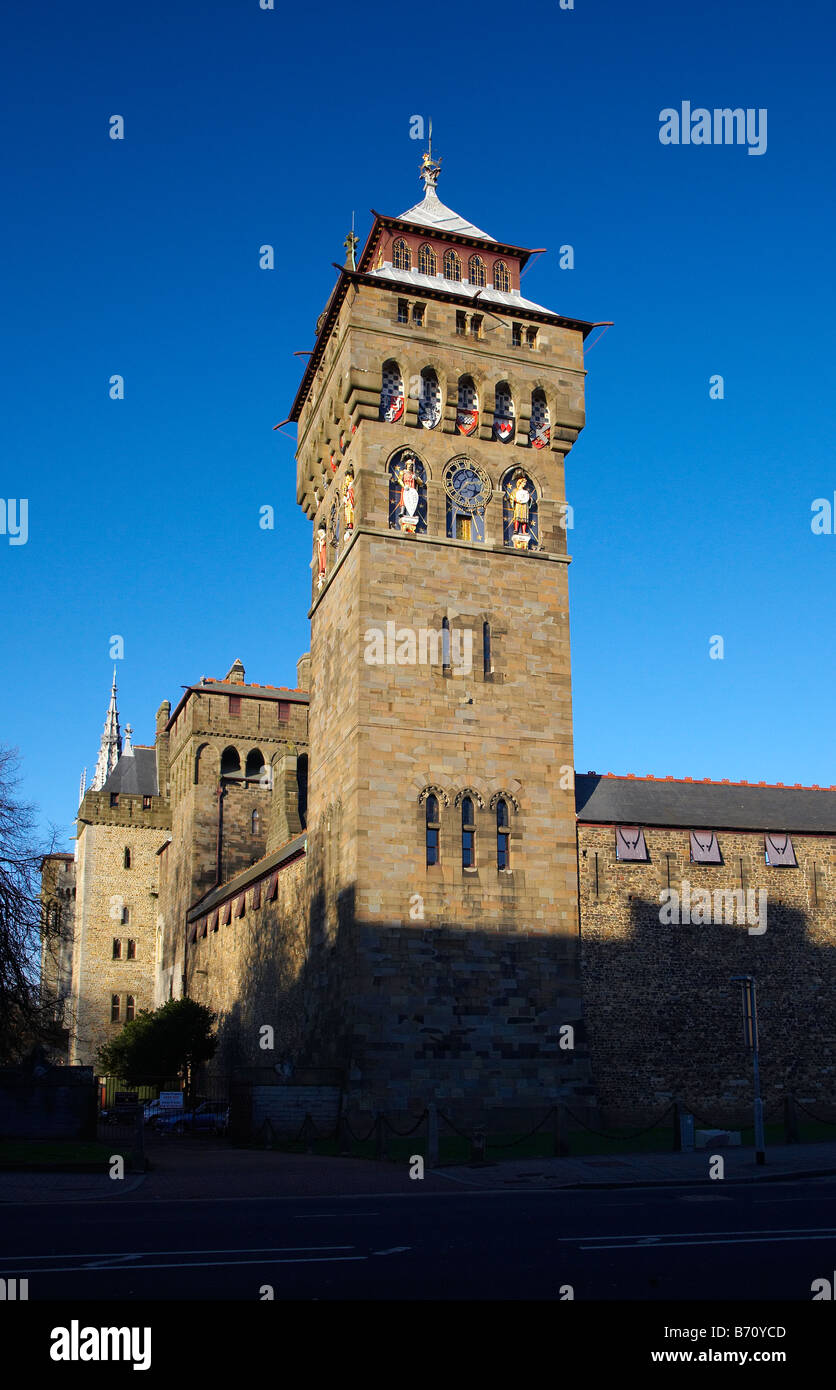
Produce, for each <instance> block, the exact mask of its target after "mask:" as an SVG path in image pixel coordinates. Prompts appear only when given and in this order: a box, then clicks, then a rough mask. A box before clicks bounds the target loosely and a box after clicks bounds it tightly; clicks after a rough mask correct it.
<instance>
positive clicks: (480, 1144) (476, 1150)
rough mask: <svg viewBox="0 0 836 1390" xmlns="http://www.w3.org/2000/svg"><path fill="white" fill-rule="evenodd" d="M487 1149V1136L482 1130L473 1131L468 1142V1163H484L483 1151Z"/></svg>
mask: <svg viewBox="0 0 836 1390" xmlns="http://www.w3.org/2000/svg"><path fill="white" fill-rule="evenodd" d="M486 1148H487V1136H486V1134H485V1131H484V1130H483V1129H477V1130H475V1131H474V1134H473V1138H472V1139H471V1141H470V1161H471V1163H484V1162H485V1150H486Z"/></svg>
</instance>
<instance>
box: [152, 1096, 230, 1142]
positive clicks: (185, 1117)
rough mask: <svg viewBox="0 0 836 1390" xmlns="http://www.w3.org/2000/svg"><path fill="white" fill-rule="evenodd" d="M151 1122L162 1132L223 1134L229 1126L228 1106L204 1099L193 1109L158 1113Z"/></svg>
mask: <svg viewBox="0 0 836 1390" xmlns="http://www.w3.org/2000/svg"><path fill="white" fill-rule="evenodd" d="M152 1124H153V1126H154V1129H156V1130H157V1131H159V1132H160V1133H162V1134H182V1133H184V1132H185V1131H186V1130H190V1131H192V1132H195V1131H203V1133H209V1134H225V1133H226V1130H227V1128H228V1126H229V1106H228V1105H218V1104H217V1102H216V1101H210V1100H205V1101H203V1102H202V1103H201V1104H200V1105H198V1106H196V1107H195V1109H194V1110H182V1111H179V1110H178V1111H176V1112H175V1113H174V1114H171V1115H159V1116H157V1118H156V1119H155V1120H152Z"/></svg>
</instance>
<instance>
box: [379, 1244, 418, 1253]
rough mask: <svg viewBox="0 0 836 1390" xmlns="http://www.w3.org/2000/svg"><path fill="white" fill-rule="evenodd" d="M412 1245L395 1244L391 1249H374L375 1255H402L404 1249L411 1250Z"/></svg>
mask: <svg viewBox="0 0 836 1390" xmlns="http://www.w3.org/2000/svg"><path fill="white" fill-rule="evenodd" d="M411 1249H412V1246H411V1245H393V1246H392V1248H391V1250H373V1251H372V1254H373V1255H400V1254H402V1253H403V1251H404V1250H411Z"/></svg>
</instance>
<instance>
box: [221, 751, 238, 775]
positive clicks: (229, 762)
mask: <svg viewBox="0 0 836 1390" xmlns="http://www.w3.org/2000/svg"><path fill="white" fill-rule="evenodd" d="M240 775H241V759H240V757H239V756H238V749H237V748H233V747H232V744H230V746H229V747H228V748H225V749H224V751H223V753H222V754H221V776H222V777H240Z"/></svg>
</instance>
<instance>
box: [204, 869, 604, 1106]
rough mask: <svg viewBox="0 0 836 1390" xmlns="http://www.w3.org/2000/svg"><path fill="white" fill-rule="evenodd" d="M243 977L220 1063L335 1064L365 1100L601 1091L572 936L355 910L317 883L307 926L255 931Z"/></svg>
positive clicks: (469, 1101) (529, 1102)
mask: <svg viewBox="0 0 836 1390" xmlns="http://www.w3.org/2000/svg"><path fill="white" fill-rule="evenodd" d="M221 930H223V928H221ZM238 981H239V982H238V988H237V998H236V1002H235V1005H234V1007H233V1008H232V1009H231V1010H230V1012H229V1013H227V1014H226V1015H225V1017H224V1018H223V1019H222V1021H221V1025H220V1028H219V1037H220V1045H219V1049H218V1054H217V1057H216V1060H215V1068H216V1069H217V1070H218V1071H223V1072H226V1073H227V1074H228V1073H229V1072H231V1071H232V1069H233V1068H240V1067H253V1066H259V1067H264V1066H267V1067H272V1068H273V1069H278V1071H279V1074H280V1075H281V1074H282V1068H283V1066H284V1065H285V1064H286V1063H288V1062H289V1063H292V1065H293V1066H294V1068H295V1069H296V1071H297V1073H298V1072H301V1071H304V1070H306V1069H311V1070H323V1069H330V1068H333V1069H337V1070H339V1071H340V1072H342V1073H343V1074H344V1076H345V1077H346V1081H347V1085H348V1090H349V1093H350V1105H351V1108H352V1109H356V1110H364V1111H366V1110H374V1109H376V1108H381V1109H386V1110H388V1111H403V1112H406V1111H409V1110H410V1109H417V1110H418V1111H420V1110H423V1108H424V1106H425V1105H426V1104H427V1102H428V1100H431V1099H435V1100H437V1101H438V1102H439V1103H440V1104H445V1105H446V1106H447V1107H448V1108H450V1109H451V1113H453V1112H455V1114H457V1115H458V1116H460V1117H461V1118H466V1117H467V1116H471V1115H472V1116H477V1117H481V1115H482V1114H483V1113H484V1110H485V1108H486V1107H503V1106H508V1107H512V1106H522V1107H536V1106H542V1105H546V1106H549V1105H551V1104H552V1102H553V1101H554V1100H555V1099H557V1098H558V1097H565V1098H567V1099H569V1100H570V1102H572V1103H574V1104H575V1105H576V1106H578V1107H579V1108H581V1109H585V1110H588V1109H589V1108H590V1106H592V1105H593V1102H594V1096H593V1093H592V1088H591V1086H590V1085H589V1065H588V1055H587V1047H586V1036H585V1030H584V1024H583V1021H582V1019H581V1018H580V992H581V991H580V980H579V976H578V968H577V942H576V939H575V938H574V937H572V938H566V937H556V936H552V935H546V934H543V935H533V934H532V935H528V936H523V935H520V934H519V933H517V932H502V931H496V930H492V931H490V932H484V931H479V930H473V929H467V928H464V929H448V928H445V927H443V926H435V925H433V926H425V925H423V924H419V925H414V926H413V925H409V926H405V925H403V924H402V923H381V924H378V923H374V924H371V923H362V922H356V921H355V914H354V892H353V889H349V890H346V891H345V892H343V893H342V894H341V895H340V896H339V898H338V899H337V900H336V901H335V902H334V904H333V911H331V912H329V911H328V910H327V895H326V894H325V893H324V892H319V893H317V894H316V895H315V896H314V898H313V900H312V903H311V906H310V911H309V913H308V916H307V918H306V922H305V928H304V931H294V929H293V928H292V927H291V926H289V925H287V923H286V922H285V923H284V924H283V923H282V922H279V921H274V922H272V923H271V924H270V925H269V926H267V927H266V928H264V929H262V930H261V931H260V932H259V933H258V934H255V935H252V936H251V937H250V938H249V942H248V948H247V950H246V953H245V955H244V957H243V959H242V961H241V965H240V971H239V976H238ZM567 1024H568V1025H570V1026H571V1028H572V1029H573V1030H574V1036H573V1039H572V1041H573V1044H574V1045H573V1047H571V1048H570V1047H567V1046H565V1041H566V1038H565V1034H564V1036H563V1042H564V1045H563V1046H561V1028H562V1027H564V1025H567ZM265 1025H266V1026H268V1027H270V1028H272V1029H273V1042H274V1047H273V1049H272V1050H270V1049H263V1048H261V1047H260V1046H259V1036H260V1030H261V1029H262V1028H264V1027H265Z"/></svg>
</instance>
